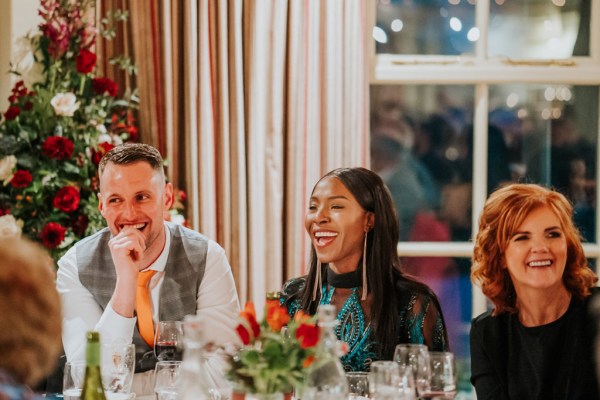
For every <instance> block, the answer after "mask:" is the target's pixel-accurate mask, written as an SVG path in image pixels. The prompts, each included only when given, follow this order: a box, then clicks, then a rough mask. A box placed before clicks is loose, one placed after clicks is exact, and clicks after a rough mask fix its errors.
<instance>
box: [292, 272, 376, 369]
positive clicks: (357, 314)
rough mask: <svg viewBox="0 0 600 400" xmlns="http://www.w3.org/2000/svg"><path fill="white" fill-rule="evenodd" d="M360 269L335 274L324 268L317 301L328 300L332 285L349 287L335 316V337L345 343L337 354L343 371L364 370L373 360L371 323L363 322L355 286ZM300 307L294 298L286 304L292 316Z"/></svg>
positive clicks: (323, 302) (359, 276)
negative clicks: (345, 350) (345, 347)
mask: <svg viewBox="0 0 600 400" xmlns="http://www.w3.org/2000/svg"><path fill="white" fill-rule="evenodd" d="M361 274H362V270H361V269H360V268H359V269H358V270H356V271H353V272H349V273H346V274H336V273H335V272H333V271H332V270H331V269H329V268H328V269H327V283H326V284H324V285H323V287H322V288H321V301H320V302H319V304H331V303H332V300H334V298H335V295H336V289H338V288H339V289H350V295H349V296H348V297H347V298H346V300H345V301H344V303H343V305H342V307H341V308H340V311H339V312H338V315H337V319H338V321H339V323H338V325H337V327H336V329H335V333H336V336H337V337H338V339H339V340H342V341H344V342H345V343H346V344H347V345H348V353H346V355H344V356H343V357H342V358H341V361H342V364H343V365H344V369H345V370H346V371H365V370H368V367H369V365H370V364H371V362H372V361H374V360H376V351H375V343H374V342H373V341H372V340H370V336H371V324H370V323H369V322H367V318H365V313H364V312H363V309H362V306H361V302H360V296H359V286H360V283H361V276H362V275H361ZM299 307H300V300H299V299H297V300H295V301H293V302H292V303H290V304H289V305H288V311H289V313H290V316H292V317H293V316H294V314H296V312H297V311H298V309H299Z"/></svg>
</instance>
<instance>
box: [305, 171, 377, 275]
mask: <svg viewBox="0 0 600 400" xmlns="http://www.w3.org/2000/svg"><path fill="white" fill-rule="evenodd" d="M373 219H374V218H373V213H371V212H367V211H366V210H365V209H363V208H362V207H361V205H360V204H359V203H358V201H357V200H356V198H355V197H354V196H353V195H352V193H351V192H350V191H349V190H348V188H346V186H344V184H343V183H342V181H340V180H339V179H338V178H336V177H333V176H328V177H325V178H323V179H321V180H320V181H319V182H318V183H317V185H316V186H315V188H314V190H313V193H312V195H311V197H310V201H309V207H308V211H307V213H306V218H305V226H306V231H307V232H308V234H309V236H310V238H311V240H312V244H313V246H314V248H315V251H316V253H317V257H318V258H319V260H320V261H321V262H322V263H328V264H329V265H330V266H331V268H332V269H333V270H334V271H336V272H338V273H343V272H350V271H354V270H355V269H356V268H357V266H358V262H359V261H360V258H361V257H362V253H363V242H364V239H365V234H366V232H368V231H369V230H370V228H371V227H372V226H373Z"/></svg>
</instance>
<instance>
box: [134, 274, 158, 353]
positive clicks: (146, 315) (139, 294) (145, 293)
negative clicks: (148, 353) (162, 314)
mask: <svg viewBox="0 0 600 400" xmlns="http://www.w3.org/2000/svg"><path fill="white" fill-rule="evenodd" d="M156 272H157V271H155V270H149V271H144V272H138V276H137V290H136V292H135V309H136V311H137V323H138V330H139V331H140V335H141V336H142V339H144V341H145V342H146V343H148V346H150V347H152V348H154V322H153V321H152V299H151V297H150V289H148V284H149V283H150V279H152V277H153V276H154V274H155V273H156Z"/></svg>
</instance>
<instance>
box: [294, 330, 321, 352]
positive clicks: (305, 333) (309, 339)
mask: <svg viewBox="0 0 600 400" xmlns="http://www.w3.org/2000/svg"><path fill="white" fill-rule="evenodd" d="M296 339H299V340H300V347H302V348H303V349H307V348H309V347H313V346H315V345H316V344H317V342H318V341H319V327H318V326H316V325H314V324H302V325H300V326H299V327H298V329H296Z"/></svg>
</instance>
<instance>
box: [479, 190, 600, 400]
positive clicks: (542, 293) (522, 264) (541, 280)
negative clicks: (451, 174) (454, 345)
mask: <svg viewBox="0 0 600 400" xmlns="http://www.w3.org/2000/svg"><path fill="white" fill-rule="evenodd" d="M572 217H573V208H572V206H571V204H570V203H569V201H568V200H567V199H566V198H565V197H564V196H563V195H562V194H560V193H558V192H556V191H552V190H549V189H546V188H543V187H541V186H538V185H533V184H513V185H509V186H506V187H504V188H501V189H499V190H497V191H496V192H494V193H492V195H491V196H490V197H489V199H488V200H487V202H486V204H485V206H484V209H483V212H482V213H481V216H480V218H479V231H478V233H477V237H476V240H475V249H474V253H473V269H472V275H471V278H472V280H473V282H474V283H476V284H479V285H480V286H481V289H482V291H483V293H484V294H485V295H486V296H487V297H488V299H489V300H490V301H491V302H492V303H493V305H494V308H493V310H491V311H489V312H486V313H484V314H482V315H480V316H478V317H477V318H475V319H474V320H473V323H472V327H471V373H472V375H471V382H472V383H473V385H474V386H475V390H476V392H477V398H478V399H597V398H598V386H597V382H596V375H595V362H594V359H593V354H594V352H593V348H594V347H593V339H594V332H595V329H594V326H593V325H592V324H591V321H590V318H589V316H588V313H587V304H588V300H589V298H590V297H591V295H592V293H595V292H597V291H596V289H595V288H594V286H595V283H596V282H597V280H598V278H597V277H596V275H595V274H594V272H593V271H592V270H591V269H590V268H589V267H588V263H587V259H586V257H585V254H584V252H583V247H582V245H581V239H580V235H579V232H578V230H577V228H576V227H575V226H574V224H573V221H572Z"/></svg>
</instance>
